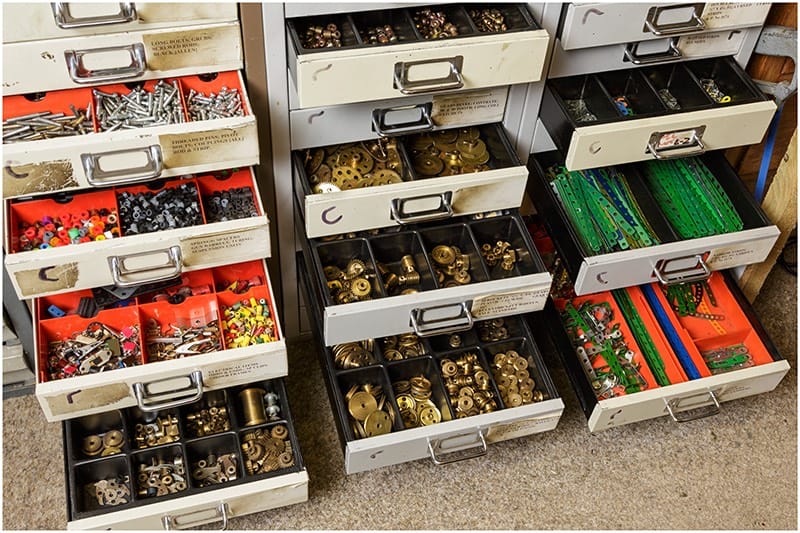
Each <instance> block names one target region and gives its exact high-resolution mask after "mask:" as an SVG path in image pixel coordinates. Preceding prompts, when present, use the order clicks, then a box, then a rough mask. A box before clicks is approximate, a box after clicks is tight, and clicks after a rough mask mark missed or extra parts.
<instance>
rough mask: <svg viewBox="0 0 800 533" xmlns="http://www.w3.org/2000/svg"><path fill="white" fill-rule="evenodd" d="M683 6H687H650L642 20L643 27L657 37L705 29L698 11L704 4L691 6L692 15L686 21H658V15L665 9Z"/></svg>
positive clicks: (700, 10) (682, 6) (683, 6)
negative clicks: (663, 22)
mask: <svg viewBox="0 0 800 533" xmlns="http://www.w3.org/2000/svg"><path fill="white" fill-rule="evenodd" d="M685 7H687V6H685V5H677V6H667V7H663V6H656V7H651V8H650V11H648V12H647V18H646V19H645V21H644V26H645V29H646V30H649V31H650V32H652V34H653V35H657V36H659V37H662V36H667V35H676V34H678V33H695V32H698V31H703V30H704V29H706V23H705V21H704V20H703V19H702V18H701V17H700V13H701V12H702V11H703V8H704V7H705V4H694V5H693V6H692V16H691V17H690V18H689V20H687V21H686V22H671V23H668V24H659V23H658V17H659V16H660V15H661V14H662V13H664V12H665V11H669V10H672V9H681V8H685Z"/></svg>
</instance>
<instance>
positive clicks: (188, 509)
mask: <svg viewBox="0 0 800 533" xmlns="http://www.w3.org/2000/svg"><path fill="white" fill-rule="evenodd" d="M245 389H251V391H252V392H255V389H261V393H262V394H264V395H265V396H266V394H270V395H272V394H274V395H276V396H277V402H276V404H275V405H276V406H277V407H278V412H277V414H275V415H274V416H269V415H268V414H267V413H266V410H265V409H264V407H263V406H261V411H262V413H261V415H260V416H262V417H263V419H262V420H258V421H256V422H257V423H256V424H254V425H248V421H249V419H250V417H247V418H246V417H244V416H242V413H243V407H244V406H243V403H242V402H241V401H240V399H239V393H240V392H241V391H243V390H245ZM248 396H249V397H252V395H249V394H248ZM288 400H289V399H288V397H287V394H286V387H285V385H284V383H283V380H281V379H273V380H259V379H251V380H248V381H245V382H244V384H242V385H241V386H237V387H230V388H227V389H221V390H216V391H213V392H211V393H208V394H205V395H203V397H202V398H201V399H199V400H197V402H195V403H192V404H188V405H185V406H183V407H181V408H180V409H176V408H171V409H165V410H160V411H157V412H152V413H147V412H143V411H141V410H138V409H135V408H132V409H124V410H110V411H107V412H103V413H99V414H97V415H90V416H87V417H82V418H76V419H73V420H68V421H66V422H64V423H63V441H64V465H65V477H66V480H65V481H66V487H67V520H68V522H67V528H68V529H135V530H140V531H141V530H162V529H197V528H198V526H202V525H204V524H212V525H216V526H222V529H225V527H226V526H233V527H235V522H234V523H233V524H231V523H230V522H229V520H230V519H233V518H236V517H239V516H244V515H247V514H251V513H256V512H259V511H264V510H267V509H274V508H276V507H282V506H287V505H293V504H295V503H300V502H304V501H306V500H307V499H308V473H307V471H306V467H305V463H304V461H303V457H302V453H301V451H300V445H299V441H298V439H297V434H296V432H295V428H294V420H293V417H292V413H291V411H290V408H289V403H288ZM213 408H216V409H217V411H218V416H217V418H216V419H211V420H212V422H210V423H208V424H205V425H204V429H203V430H202V431H198V430H197V427H198V426H201V424H202V422H201V423H200V424H198V423H197V418H194V419H192V418H191V415H193V414H194V415H199V418H201V419H203V421H204V422H205V420H206V418H205V416H204V415H203V414H202V410H203V409H206V412H209V411H211V409H213ZM257 410H258V407H255V409H254V412H257ZM223 417H227V424H225V425H224V426H223V424H221V423H220V422H221V420H222V419H223ZM162 421H163V422H166V423H165V424H163V425H162ZM173 424H177V426H178V431H177V434H174V433H169V435H171V436H172V439H165V438H164V437H163V435H161V434H160V433H161V432H162V431H163V432H164V433H167V432H168V429H169V428H171V427H173ZM278 426H280V427H282V428H283V429H284V430H285V433H284V434H283V438H282V440H283V441H284V442H285V443H286V446H285V447H288V445H290V446H291V448H290V449H291V454H292V459H293V464H291V465H289V466H287V467H281V463H277V462H276V463H275V465H274V467H275V468H274V469H272V470H269V471H267V472H263V473H262V472H253V473H249V469H248V468H247V461H249V460H250V458H251V455H249V454H248V450H246V449H242V444H244V443H245V442H247V441H249V440H250V437H249V435H250V434H252V433H253V432H256V431H265V432H267V435H269V434H270V433H271V432H272V430H273V429H274V428H276V427H278ZM162 428H163V429H162ZM114 430H116V431H119V432H120V433H121V435H122V439H121V440H122V443H121V445H119V446H118V447H117V448H118V449H117V450H111V451H112V452H116V453H110V454H107V453H106V451H108V447H103V448H101V449H102V450H103V451H101V452H98V453H97V454H94V455H93V454H91V453H88V452H87V451H86V448H85V439H86V438H87V437H94V436H101V435H102V436H105V435H108V434H109V432H111V431H114ZM149 430H154V431H152V432H150V431H149ZM145 431H147V433H145ZM145 435H148V436H155V439H154V440H155V441H156V442H159V441H161V444H152V443H151V444H150V445H146V444H147V442H146V440H145V439H144V438H142V437H144V436H145ZM164 441H166V442H164ZM257 442H260V441H257ZM270 442H273V441H272V439H270ZM278 442H280V441H278ZM209 455H214V456H216V457H222V456H225V455H228V456H231V455H232V456H233V459H231V461H232V462H233V464H234V466H235V471H236V472H235V474H231V473H230V472H226V471H225V465H224V464H223V465H222V466H223V472H224V473H225V475H227V476H230V478H229V479H227V480H226V481H223V482H221V483H211V484H209V485H207V486H202V485H201V483H199V482H198V481H200V479H198V477H196V474H200V471H198V470H197V469H198V468H209V469H210V470H211V472H212V475H213V470H214V466H215V464H219V463H216V461H215V459H213V458H209ZM176 456H180V457H181V458H182V460H183V464H184V470H185V472H184V478H185V484H186V486H185V487H184V488H183V489H182V490H180V491H178V492H177V493H174V494H173V493H167V494H148V495H142V494H140V489H141V488H142V487H143V486H144V487H147V486H148V485H147V483H148V482H149V481H150V480H151V479H153V477H150V478H149V479H148V475H150V473H149V472H148V474H147V475H145V482H144V483H142V482H141V481H140V480H139V479H138V476H139V474H140V467H141V466H145V465H147V466H150V465H151V464H152V462H151V461H153V460H156V461H157V462H159V461H164V462H165V463H168V464H169V463H173V464H174V460H175V459H174V458H175V457H176ZM201 460H203V461H206V462H207V463H210V464H208V465H207V467H202V465H199V464H198V463H199V462H200V461H201ZM228 466H230V464H229V465H228ZM270 466H271V465H270ZM206 472H209V471H208V470H207V471H206ZM178 475H179V474H177V473H175V477H173V480H174V481H173V482H169V481H166V483H167V484H169V483H175V482H178V481H179V480H178V477H177V476H178ZM125 477H128V478H129V479H128V483H127V485H128V489H129V492H130V494H129V496H128V497H127V502H126V503H122V504H118V505H116V506H115V505H104V506H98V505H97V501H95V500H94V491H91V493H90V494H88V495H87V494H86V490H87V488H94V485H95V483H96V482H97V481H100V480H104V479H105V480H109V479H113V478H116V480H117V482H118V483H119V480H120V478H122V479H123V480H124V479H125ZM159 477H160V476H159ZM220 477H221V476H220ZM161 479H162V480H163V479H164V478H161ZM152 492H156V491H155V489H154V490H153V491H152Z"/></svg>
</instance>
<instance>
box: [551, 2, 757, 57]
mask: <svg viewBox="0 0 800 533" xmlns="http://www.w3.org/2000/svg"><path fill="white" fill-rule="evenodd" d="M769 7H770V4H769V3H767V2H736V3H733V2H731V3H722V2H711V3H676V4H671V3H646V4H635V3H634V4H630V3H625V4H605V3H603V4H601V3H570V4H569V5H568V7H567V8H566V12H565V14H564V19H563V21H562V29H561V35H560V36H559V37H560V39H561V43H562V45H563V47H564V49H565V50H573V49H576V48H591V47H596V46H603V45H608V44H617V43H625V42H631V41H643V40H647V39H659V38H661V37H664V36H671V35H686V34H691V33H700V32H706V31H714V30H731V29H735V28H745V27H748V26H760V25H761V24H763V23H764V20H765V19H766V17H767V13H768V12H769Z"/></svg>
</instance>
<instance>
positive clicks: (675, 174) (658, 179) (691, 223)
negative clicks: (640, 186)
mask: <svg viewBox="0 0 800 533" xmlns="http://www.w3.org/2000/svg"><path fill="white" fill-rule="evenodd" d="M643 168H644V175H645V178H646V179H647V182H648V185H649V187H650V190H651V191H652V193H653V196H654V197H655V200H656V202H658V205H659V207H660V208H661V210H662V211H663V212H664V214H665V215H666V217H667V220H669V222H670V224H671V225H672V227H673V228H674V230H675V231H676V232H677V233H678V235H679V236H680V237H681V238H684V239H688V238H697V237H706V236H709V235H718V234H721V233H731V232H734V231H741V230H742V227H743V224H742V218H741V217H740V216H739V213H737V212H736V209H735V208H734V207H733V204H732V203H731V200H730V198H729V197H728V195H727V194H726V193H725V191H724V190H723V189H722V187H721V186H720V184H719V182H718V181H717V179H716V178H715V177H714V175H713V174H712V173H711V171H710V170H709V169H708V167H706V165H705V164H704V163H703V162H702V161H701V160H700V159H698V158H695V157H687V158H684V159H676V160H669V161H651V162H649V163H648V164H647V165H644V167H643Z"/></svg>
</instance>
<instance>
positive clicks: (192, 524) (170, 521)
mask: <svg viewBox="0 0 800 533" xmlns="http://www.w3.org/2000/svg"><path fill="white" fill-rule="evenodd" d="M208 511H213V514H212V515H211V516H210V517H208V518H198V519H195V520H191V521H188V522H183V523H180V524H179V523H178V520H179V519H181V518H185V517H187V516H189V517H191V516H194V515H199V514H202V513H206V512H208ZM229 512H230V510H229V509H228V504H227V503H225V502H220V503H218V504H217V505H216V506H215V507H214V508H213V509H203V510H201V511H191V512H188V513H184V514H179V515H164V517H163V518H162V519H161V523H162V524H163V525H164V529H166V530H167V531H169V530H170V529H194V528H196V527H197V526H202V525H205V524H210V523H211V522H216V521H221V522H222V526H221V528H220V529H222V530H223V531H224V530H226V529H228V513H229Z"/></svg>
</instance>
